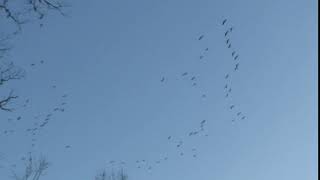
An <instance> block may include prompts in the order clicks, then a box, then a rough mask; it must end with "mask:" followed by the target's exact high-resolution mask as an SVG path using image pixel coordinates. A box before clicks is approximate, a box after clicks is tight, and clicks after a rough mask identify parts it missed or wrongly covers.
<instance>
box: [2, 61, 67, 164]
mask: <svg viewBox="0 0 320 180" xmlns="http://www.w3.org/2000/svg"><path fill="white" fill-rule="evenodd" d="M41 64H44V61H43V60H41V61H40V62H39V63H38V64H36V63H32V64H30V67H32V68H34V67H36V66H37V65H41ZM50 88H52V89H56V88H57V86H56V85H51V87H50ZM58 99H59V102H58V103H57V104H56V105H54V106H53V107H51V108H50V110H49V111H48V112H46V113H40V114H37V115H34V116H33V117H24V116H23V115H18V116H16V117H9V118H7V123H8V124H7V126H8V127H7V128H5V129H4V130H2V131H0V137H1V136H2V137H8V136H11V135H14V134H15V133H16V132H17V131H19V126H18V125H19V123H20V122H22V121H24V120H28V121H29V120H30V118H32V119H33V123H32V124H31V126H30V127H29V128H26V129H24V131H25V133H26V137H29V138H30V139H29V140H30V143H29V144H30V148H31V149H30V151H29V152H28V153H29V154H30V153H32V151H33V149H34V148H35V147H36V145H37V141H38V138H39V136H40V132H41V131H42V130H43V129H44V128H46V127H47V126H48V124H49V123H50V121H52V120H53V119H54V117H55V115H57V114H58V113H63V112H65V111H66V108H67V107H66V106H67V100H68V94H62V95H60V97H59V98H58ZM31 103H32V102H31V100H30V99H29V98H28V99H25V100H24V101H23V102H22V103H20V105H18V107H19V108H22V109H26V108H28V107H31ZM63 148H65V149H69V148H71V145H63ZM2 159H5V155H2ZM25 159H26V157H25V156H23V157H21V160H25ZM10 166H11V167H14V168H15V167H16V164H11V165H10Z"/></svg>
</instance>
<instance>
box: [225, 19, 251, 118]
mask: <svg viewBox="0 0 320 180" xmlns="http://www.w3.org/2000/svg"><path fill="white" fill-rule="evenodd" d="M227 24H228V19H224V20H223V21H222V26H223V27H224V28H225V31H224V38H225V44H226V48H228V49H229V50H230V53H231V57H232V59H233V61H234V66H233V71H232V73H233V74H234V73H236V72H237V71H238V70H239V66H240V62H239V54H238V52H237V51H236V50H234V49H233V45H232V43H231V33H232V32H233V30H234V27H233V26H231V27H230V26H228V25H227ZM224 78H225V81H226V83H225V86H224V94H225V95H224V96H225V98H229V96H230V95H231V93H232V87H231V85H230V84H231V83H230V81H231V73H230V72H229V73H227V74H226V75H225V77H224ZM229 109H230V110H232V111H235V110H236V105H234V104H231V105H229ZM244 119H246V116H245V115H244V114H243V113H242V112H241V111H237V112H236V116H235V117H234V118H233V119H232V120H231V121H232V122H233V123H235V122H236V121H237V120H244Z"/></svg>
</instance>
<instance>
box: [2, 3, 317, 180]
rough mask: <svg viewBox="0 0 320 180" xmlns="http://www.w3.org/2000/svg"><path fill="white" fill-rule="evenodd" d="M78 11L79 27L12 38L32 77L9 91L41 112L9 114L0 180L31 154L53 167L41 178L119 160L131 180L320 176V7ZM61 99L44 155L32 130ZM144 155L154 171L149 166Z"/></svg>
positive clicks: (113, 6) (56, 22)
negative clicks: (141, 163) (228, 90)
mask: <svg viewBox="0 0 320 180" xmlns="http://www.w3.org/2000/svg"><path fill="white" fill-rule="evenodd" d="M69 3H70V4H71V5H72V7H70V8H68V14H69V17H66V18H64V17H61V16H59V15H57V14H51V15H50V16H49V17H48V18H47V19H45V21H44V26H43V28H40V27H39V25H38V24H37V22H31V23H29V24H27V25H25V26H24V29H23V32H22V33H21V34H20V35H19V36H17V38H16V39H14V41H13V42H12V44H13V45H14V49H13V50H12V52H11V54H10V57H9V58H10V59H11V60H12V61H14V62H15V63H16V64H17V65H19V66H21V67H23V68H25V69H26V71H27V76H26V78H25V79H24V80H22V81H16V82H12V83H10V84H9V87H10V88H12V89H15V90H16V92H17V94H19V96H20V97H21V98H20V100H19V101H18V103H17V104H16V105H15V106H16V107H17V106H20V105H21V104H22V103H23V102H24V101H25V100H26V99H30V103H29V104H28V106H27V107H26V108H19V107H17V110H16V111H15V112H13V113H6V112H0V120H1V121H0V131H1V132H3V131H4V130H6V129H14V130H15V133H14V134H12V135H6V136H5V135H3V134H1V135H0V165H1V166H2V168H0V179H1V180H2V179H3V180H6V179H10V177H9V176H10V175H11V174H10V169H11V168H12V167H10V165H12V164H17V168H16V169H17V170H19V169H20V168H21V167H22V165H23V164H22V162H21V160H20V159H21V157H23V156H24V155H25V154H26V153H27V152H29V151H32V152H33V154H34V155H36V156H39V155H44V156H46V157H47V158H48V160H49V161H50V163H51V166H50V168H49V169H48V171H47V173H46V175H45V176H44V177H43V180H64V179H65V180H76V179H77V180H80V179H81V180H82V179H83V180H90V179H93V178H94V176H95V174H96V173H97V172H98V171H99V170H101V169H103V168H107V169H110V164H109V161H111V160H114V161H116V162H119V161H124V162H126V165H124V168H125V169H126V171H127V172H128V174H129V180H150V179H152V180H164V179H165V180H177V179H183V180H200V179H201V180H214V179H219V180H234V179H237V180H248V179H249V180H250V179H259V180H270V179H272V180H289V179H290V180H302V179H308V180H313V179H316V178H317V176H318V170H317V169H318V155H317V152H318V143H317V142H318V139H317V133H318V128H317V127H318V122H317V119H318V110H317V109H318V101H317V99H318V93H317V91H318V84H317V82H318V68H317V67H318V62H317V59H318V52H317V49H318V34H317V32H318V18H317V13H318V9H317V7H318V4H317V1H316V0H277V1H276V0H273V1H257V0H242V1H239V0H225V1H217V0H197V1H195V0H193V1H191V0H175V1H172V0H171V1H169V0H162V1H150V0H135V1H132V0H123V1H119V0H105V1H103V0H92V1H87V0H77V1H71V0H70V1H69ZM225 18H227V19H228V21H227V22H226V24H225V25H224V26H222V25H221V23H222V21H223V20H224V19H225ZM227 27H233V31H232V32H231V33H230V34H228V37H230V41H231V43H232V47H231V48H230V49H228V48H227V46H226V43H225V37H224V33H225V31H226V29H227ZM201 35H204V37H203V39H201V40H198V38H199V37H200V36H201ZM206 48H208V51H207V52H206V51H205V49H206ZM232 50H235V51H236V52H237V54H239V58H238V59H237V60H233V57H232V55H231V52H232ZM202 55H203V56H204V58H202V59H200V56H202ZM41 60H44V63H43V64H41V63H40V61H41ZM32 63H34V64H35V66H33V67H31V66H30V64H32ZM236 63H240V64H239V69H238V70H237V71H234V70H233V69H234V66H235V64H236ZM184 72H188V75H186V76H182V74H183V73H184ZM227 73H229V74H230V77H229V78H228V79H225V75H226V74H227ZM192 76H195V77H196V79H195V80H194V81H192V80H191V79H190V78H192ZM163 77H164V78H165V81H164V82H161V79H162V78H163ZM193 82H196V83H197V85H196V86H193ZM226 83H228V85H229V86H231V87H232V92H231V94H230V96H229V97H228V98H225V90H224V86H225V84H226ZM53 85H55V86H56V88H52V86H53ZM64 94H68V96H67V97H65V98H64V97H62V96H63V95H64ZM204 94H205V95H206V97H203V95H204ZM62 102H66V103H67V104H66V105H64V106H65V111H64V112H54V113H53V116H52V117H51V119H50V122H49V123H48V124H47V125H46V126H45V127H44V128H42V129H41V130H40V131H39V133H38V134H37V135H36V137H35V139H36V143H35V144H36V145H35V147H33V148H32V147H31V146H30V144H31V138H32V137H31V136H30V135H29V134H28V133H26V131H25V130H26V129H27V128H31V127H34V125H37V124H34V123H37V122H38V123H39V122H42V120H43V117H44V116H45V115H46V114H48V113H50V112H52V110H53V109H54V108H55V107H57V105H59V104H61V103H62ZM19 103H20V105H19ZM233 104H234V105H235V108H234V109H232V110H231V109H230V106H231V105H233ZM240 111H241V112H242V114H243V115H245V116H246V118H245V119H243V120H239V118H238V119H236V120H235V121H234V122H233V120H234V119H235V117H237V115H236V113H237V112H240ZM39 115H40V116H39ZM19 116H21V117H22V119H21V120H20V121H13V122H8V121H7V119H8V118H13V119H16V118H17V117H19ZM36 116H39V119H35V118H34V117H36ZM241 116H242V115H241ZM202 120H206V123H205V128H204V132H202V133H200V134H199V135H196V136H191V137H189V136H188V133H189V132H190V131H193V130H194V129H197V128H199V126H200V122H201V121H202ZM205 135H208V136H205ZM168 136H172V139H171V140H168V139H167V137H168ZM180 140H182V141H183V145H182V146H181V147H180V148H177V147H176V142H178V141H180ZM67 145H70V146H71V148H69V149H68V148H65V146H67ZM193 148H195V149H196V152H193V151H192V149H193ZM180 153H184V154H183V156H182V155H181V154H180ZM1 154H2V156H4V158H3V160H1ZM194 154H197V157H196V158H194V157H193V155H194ZM165 157H168V160H164V158H165ZM142 159H144V160H146V161H147V162H148V164H149V165H150V166H152V169H151V170H147V167H145V166H142V167H141V168H140V169H138V168H137V165H136V163H135V161H136V160H142ZM158 160H161V162H160V163H159V164H157V163H156V161H158ZM149 165H148V166H149ZM115 166H117V165H115Z"/></svg>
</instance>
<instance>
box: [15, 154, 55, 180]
mask: <svg viewBox="0 0 320 180" xmlns="http://www.w3.org/2000/svg"><path fill="white" fill-rule="evenodd" d="M48 167H49V162H48V161H47V159H46V158H45V157H41V158H39V159H34V158H33V157H32V156H31V155H30V156H29V158H28V159H27V160H26V164H25V168H24V172H23V173H22V175H18V174H17V173H16V172H14V171H13V172H12V173H13V176H12V178H13V179H14V180H39V179H40V178H41V177H42V176H43V175H44V174H45V172H46V170H47V169H48Z"/></svg>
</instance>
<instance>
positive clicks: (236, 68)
mask: <svg viewBox="0 0 320 180" xmlns="http://www.w3.org/2000/svg"><path fill="white" fill-rule="evenodd" d="M238 69H239V63H237V64H236V67H235V68H234V70H235V71H236V70H238Z"/></svg>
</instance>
